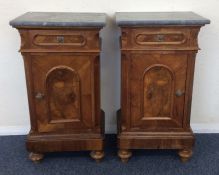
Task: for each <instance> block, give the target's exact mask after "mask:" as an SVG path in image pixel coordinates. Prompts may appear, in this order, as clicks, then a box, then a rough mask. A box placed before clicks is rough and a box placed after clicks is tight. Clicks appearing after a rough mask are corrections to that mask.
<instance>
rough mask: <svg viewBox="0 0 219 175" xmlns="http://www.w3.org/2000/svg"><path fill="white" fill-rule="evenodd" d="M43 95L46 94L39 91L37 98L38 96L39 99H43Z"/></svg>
mask: <svg viewBox="0 0 219 175" xmlns="http://www.w3.org/2000/svg"><path fill="white" fill-rule="evenodd" d="M43 97H44V94H42V93H40V92H38V93H37V94H36V95H35V98H36V99H37V100H41V99H43Z"/></svg>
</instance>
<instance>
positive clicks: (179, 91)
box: [176, 89, 184, 97]
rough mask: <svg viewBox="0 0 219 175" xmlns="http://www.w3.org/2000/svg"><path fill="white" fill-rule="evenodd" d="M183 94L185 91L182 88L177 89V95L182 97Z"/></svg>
mask: <svg viewBox="0 0 219 175" xmlns="http://www.w3.org/2000/svg"><path fill="white" fill-rule="evenodd" d="M183 94H184V92H183V91H181V90H180V89H178V90H176V96H177V97H180V96H182V95H183Z"/></svg>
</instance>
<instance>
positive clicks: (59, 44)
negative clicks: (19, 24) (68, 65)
mask: <svg viewBox="0 0 219 175" xmlns="http://www.w3.org/2000/svg"><path fill="white" fill-rule="evenodd" d="M20 34H21V38H22V45H21V50H22V49H35V50H37V51H39V52H40V51H50V50H51V51H56V52H58V51H62V50H63V51H66V50H70V51H74V50H75V51H80V50H82V51H83V50H86V51H89V50H90V51H95V50H99V48H100V43H99V40H100V39H99V29H60V30H55V29H54V30H45V29H44V30H43V29H40V30H35V29H32V30H25V29H22V30H20Z"/></svg>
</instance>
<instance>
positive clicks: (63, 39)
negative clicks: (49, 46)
mask: <svg viewBox="0 0 219 175" xmlns="http://www.w3.org/2000/svg"><path fill="white" fill-rule="evenodd" d="M57 41H58V43H64V42H65V38H64V36H57Z"/></svg>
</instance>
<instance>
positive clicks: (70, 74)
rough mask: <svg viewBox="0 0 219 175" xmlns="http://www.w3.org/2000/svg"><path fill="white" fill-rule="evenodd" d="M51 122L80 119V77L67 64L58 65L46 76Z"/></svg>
mask: <svg viewBox="0 0 219 175" xmlns="http://www.w3.org/2000/svg"><path fill="white" fill-rule="evenodd" d="M45 84H46V94H47V95H48V97H47V99H48V100H47V102H48V116H49V117H50V121H49V123H64V122H74V121H80V115H81V114H80V105H81V104H80V96H81V95H80V78H79V75H78V73H77V72H76V71H75V70H74V69H72V68H70V67H67V66H58V67H54V68H53V69H52V70H50V71H49V72H48V74H47V76H46V81H45Z"/></svg>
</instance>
